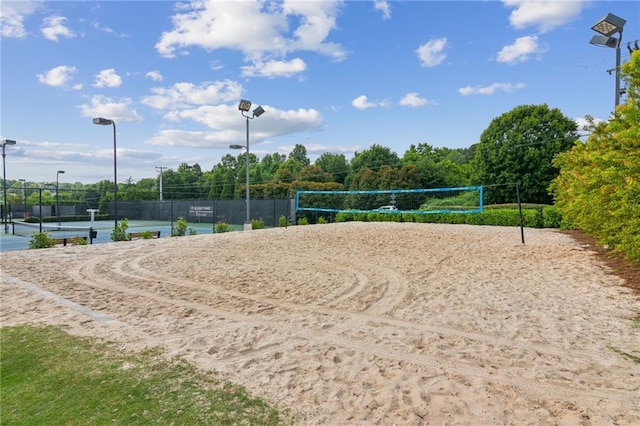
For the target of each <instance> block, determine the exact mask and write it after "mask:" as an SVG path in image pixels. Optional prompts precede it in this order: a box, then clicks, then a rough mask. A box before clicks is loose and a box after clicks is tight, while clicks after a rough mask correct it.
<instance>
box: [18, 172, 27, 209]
mask: <svg viewBox="0 0 640 426" xmlns="http://www.w3.org/2000/svg"><path fill="white" fill-rule="evenodd" d="M18 181H19V182H22V198H24V212H23V213H22V218H23V219H26V218H27V180H26V179H18Z"/></svg>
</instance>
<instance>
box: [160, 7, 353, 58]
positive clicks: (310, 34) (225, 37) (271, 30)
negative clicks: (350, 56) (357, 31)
mask: <svg viewBox="0 0 640 426" xmlns="http://www.w3.org/2000/svg"><path fill="white" fill-rule="evenodd" d="M341 3H342V2H341V1H339V0H332V1H310V2H298V1H284V2H282V3H275V2H274V3H270V4H269V5H268V7H267V5H265V3H264V2H262V1H258V0H251V1H241V2H218V1H207V2H204V1H200V2H192V3H189V4H184V3H180V4H179V5H178V6H177V13H176V15H174V16H173V18H172V20H173V29H172V30H171V31H166V32H164V33H162V35H161V36H160V39H159V40H158V42H157V43H156V46H155V47H156V49H157V51H158V52H159V53H160V54H161V55H162V56H165V57H174V56H175V55H176V54H186V53H188V50H187V49H188V48H189V47H191V46H195V47H200V48H203V49H205V50H216V49H232V50H238V51H241V52H243V53H244V54H245V55H246V60H248V61H254V60H256V59H261V60H263V61H270V60H280V59H283V58H284V57H285V56H286V55H287V54H288V53H290V52H294V51H296V50H304V51H313V52H318V53H321V54H323V55H327V56H330V57H332V58H334V59H336V60H340V59H343V58H344V57H345V56H346V53H345V52H344V50H343V49H342V47H341V46H340V45H339V44H336V43H332V42H329V41H327V37H328V36H329V33H330V32H331V31H332V30H333V29H335V28H336V16H337V13H338V9H339V6H340V5H341ZM293 22H296V23H297V26H296V27H294V28H290V26H291V24H292V23H293ZM239 29H242V36H241V37H239V36H238V30H239ZM265 58H266V59H265Z"/></svg>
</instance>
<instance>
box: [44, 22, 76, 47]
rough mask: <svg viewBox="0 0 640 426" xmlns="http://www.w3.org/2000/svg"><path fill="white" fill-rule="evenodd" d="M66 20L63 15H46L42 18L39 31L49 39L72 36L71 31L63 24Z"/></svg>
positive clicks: (56, 39) (54, 39)
mask: <svg viewBox="0 0 640 426" xmlns="http://www.w3.org/2000/svg"><path fill="white" fill-rule="evenodd" d="M66 20H67V18H65V17H64V16H48V17H46V18H44V19H43V20H42V27H41V28H40V31H42V34H43V35H44V36H45V38H47V39H49V40H51V41H58V37H66V38H74V37H75V36H76V35H75V34H74V33H73V31H71V30H70V29H69V28H67V27H65V26H64V22H65V21H66Z"/></svg>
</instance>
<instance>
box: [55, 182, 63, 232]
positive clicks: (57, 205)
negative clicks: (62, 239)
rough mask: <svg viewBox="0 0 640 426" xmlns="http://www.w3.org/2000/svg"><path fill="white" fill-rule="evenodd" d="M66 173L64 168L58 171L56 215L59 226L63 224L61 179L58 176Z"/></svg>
mask: <svg viewBox="0 0 640 426" xmlns="http://www.w3.org/2000/svg"><path fill="white" fill-rule="evenodd" d="M62 173H64V170H58V171H57V172H56V217H57V218H58V226H60V225H62V223H61V220H60V196H59V195H58V194H59V192H60V181H59V179H58V176H60V175H61V174H62Z"/></svg>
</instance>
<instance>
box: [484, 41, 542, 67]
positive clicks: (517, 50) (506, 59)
mask: <svg viewBox="0 0 640 426" xmlns="http://www.w3.org/2000/svg"><path fill="white" fill-rule="evenodd" d="M546 51H547V48H546V47H543V46H540V44H539V43H538V36H525V37H518V38H517V39H516V41H515V42H514V43H513V44H511V45H508V46H505V47H503V48H502V50H500V52H498V56H497V58H496V60H497V61H498V62H501V63H505V64H513V63H516V62H525V61H527V60H529V57H530V56H531V55H534V54H536V55H540V54H542V53H545V52H546Z"/></svg>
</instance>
